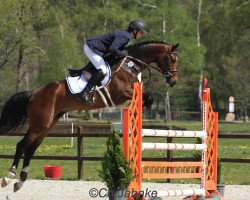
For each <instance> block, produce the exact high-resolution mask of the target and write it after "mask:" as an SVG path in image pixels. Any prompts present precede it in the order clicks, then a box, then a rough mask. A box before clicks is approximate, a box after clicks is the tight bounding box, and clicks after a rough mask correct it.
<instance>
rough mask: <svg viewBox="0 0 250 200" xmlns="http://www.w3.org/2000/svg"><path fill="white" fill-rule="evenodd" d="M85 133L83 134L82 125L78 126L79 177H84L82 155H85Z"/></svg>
mask: <svg viewBox="0 0 250 200" xmlns="http://www.w3.org/2000/svg"><path fill="white" fill-rule="evenodd" d="M82 140H83V135H82V127H81V126H79V127H78V128H77V158H78V159H77V161H78V179H82V176H83V163H82V157H83V144H82Z"/></svg>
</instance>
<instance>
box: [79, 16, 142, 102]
mask: <svg viewBox="0 0 250 200" xmlns="http://www.w3.org/2000/svg"><path fill="white" fill-rule="evenodd" d="M144 33H146V27H145V25H144V23H143V22H142V21H140V20H133V21H131V22H130V23H129V26H128V29H127V30H118V31H113V32H110V33H107V34H104V35H100V36H96V37H94V38H91V39H88V40H87V41H86V43H85V44H84V52H85V54H86V56H87V57H88V58H89V60H90V61H91V62H92V64H93V65H94V66H95V68H96V69H97V71H96V73H95V74H94V75H93V76H92V77H91V78H90V79H89V81H88V83H87V85H86V87H85V88H84V89H83V90H82V91H81V92H80V93H79V94H78V98H79V99H80V100H81V101H83V102H85V103H88V104H94V103H95V101H94V99H93V98H91V97H90V96H89V92H90V91H91V89H92V88H93V87H94V86H95V85H96V84H97V83H98V82H100V81H102V80H103V78H104V77H105V74H106V73H107V71H106V64H105V61H104V59H103V57H104V55H106V54H108V53H111V54H112V55H114V56H115V57H117V58H123V57H125V56H126V55H125V52H124V51H123V50H124V49H125V46H126V45H127V44H128V43H129V42H130V40H132V39H140V38H141V36H142V35H143V34H144Z"/></svg>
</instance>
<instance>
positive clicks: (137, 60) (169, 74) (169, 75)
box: [126, 56, 178, 78]
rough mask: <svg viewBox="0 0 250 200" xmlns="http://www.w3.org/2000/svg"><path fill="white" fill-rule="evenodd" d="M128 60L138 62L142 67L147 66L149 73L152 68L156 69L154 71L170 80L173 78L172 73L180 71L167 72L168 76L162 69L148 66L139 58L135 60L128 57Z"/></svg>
mask: <svg viewBox="0 0 250 200" xmlns="http://www.w3.org/2000/svg"><path fill="white" fill-rule="evenodd" d="M126 58H130V59H132V60H135V61H136V62H138V63H140V64H141V65H144V66H146V68H147V69H148V70H149V72H150V68H152V69H154V70H156V71H158V72H160V73H161V74H162V75H163V76H164V77H165V78H169V77H171V76H172V73H174V72H178V70H171V71H167V73H168V74H166V73H165V72H164V71H162V70H161V69H160V68H158V67H155V66H153V65H149V64H147V63H145V62H143V61H141V60H139V59H138V58H135V57H133V56H126Z"/></svg>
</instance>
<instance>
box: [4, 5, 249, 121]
mask: <svg viewBox="0 0 250 200" xmlns="http://www.w3.org/2000/svg"><path fill="white" fill-rule="evenodd" d="M133 19H143V20H144V21H145V22H146V24H147V26H148V29H149V33H148V34H147V35H146V36H145V37H143V39H142V40H161V41H166V42H168V43H171V44H175V43H178V42H179V43H180V44H181V45H180V48H179V52H178V58H179V64H178V69H179V74H180V80H179V82H178V84H177V85H176V86H175V87H174V88H173V89H169V88H168V87H167V88H166V86H165V82H164V79H159V78H158V77H159V76H158V74H157V73H153V75H152V78H151V79H150V80H146V81H145V87H144V88H146V90H148V91H151V92H154V93H153V94H154V98H155V104H156V107H157V109H163V110H164V104H165V97H166V92H167V91H168V92H169V96H170V104H171V110H172V111H176V110H182V111H199V108H200V100H199V85H200V77H201V75H202V74H205V75H206V76H207V78H208V80H209V82H208V87H210V88H211V89H212V97H213V103H214V107H215V110H219V111H224V112H226V111H227V106H228V98H229V96H231V95H232V96H234V97H235V99H236V106H237V108H238V109H241V110H242V113H239V116H238V117H240V115H243V114H244V113H245V114H246V112H247V109H249V107H250V106H249V104H250V101H249V99H250V92H249V91H250V78H249V77H250V66H249V64H250V50H249V49H250V1H249V0H237V1H235V0H220V1H213V0H11V1H7V0H0V24H1V26H0V83H1V84H0V91H1V93H0V109H1V107H2V105H3V104H4V102H5V101H6V100H7V98H8V97H9V96H10V95H11V94H13V93H16V92H19V91H23V90H33V89H36V88H38V87H40V86H42V85H44V84H46V83H48V82H51V81H56V80H61V79H64V78H65V76H66V75H67V68H70V67H74V68H79V67H81V66H84V65H85V64H86V62H87V60H86V57H85V56H84V54H83V51H82V44H83V43H84V41H85V40H86V39H87V38H89V37H92V36H94V35H98V34H102V33H106V32H109V31H112V30H116V29H126V28H127V26H128V23H129V22H130V21H131V20H133ZM221 117H223V115H221Z"/></svg>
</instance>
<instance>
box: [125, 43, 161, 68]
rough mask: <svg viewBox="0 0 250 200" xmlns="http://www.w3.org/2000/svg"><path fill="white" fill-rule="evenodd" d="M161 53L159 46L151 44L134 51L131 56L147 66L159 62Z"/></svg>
mask: <svg viewBox="0 0 250 200" xmlns="http://www.w3.org/2000/svg"><path fill="white" fill-rule="evenodd" d="M160 53H161V52H160V49H159V47H158V46H157V45H152V44H149V45H144V46H141V47H138V48H137V49H133V50H132V51H131V52H130V55H131V56H133V57H135V58H137V59H139V60H141V61H143V62H145V63H147V64H150V63H152V62H155V61H156V60H157V58H158V56H159V54H160Z"/></svg>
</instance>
